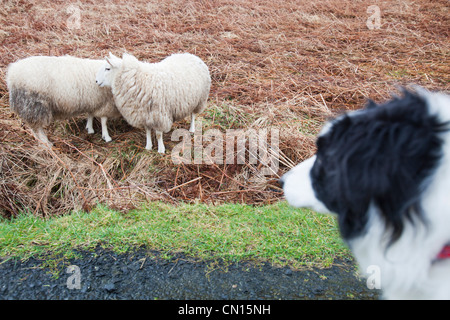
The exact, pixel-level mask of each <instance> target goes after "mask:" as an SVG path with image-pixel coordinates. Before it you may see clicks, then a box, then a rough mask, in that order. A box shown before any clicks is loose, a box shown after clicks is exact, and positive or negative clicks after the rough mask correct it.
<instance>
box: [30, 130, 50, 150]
mask: <svg viewBox="0 0 450 320" xmlns="http://www.w3.org/2000/svg"><path fill="white" fill-rule="evenodd" d="M31 131H32V132H33V135H34V137H35V138H36V139H37V140H38V141H39V142H40V143H41V144H42V145H44V146H45V147H49V148H51V147H52V145H53V144H52V143H51V142H50V141H48V138H47V135H46V134H45V132H44V129H42V128H37V129H31Z"/></svg>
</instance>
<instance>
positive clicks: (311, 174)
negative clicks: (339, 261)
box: [280, 88, 450, 299]
mask: <svg viewBox="0 0 450 320" xmlns="http://www.w3.org/2000/svg"><path fill="white" fill-rule="evenodd" d="M280 181H281V184H282V185H283V190H284V193H285V197H286V199H287V201H288V202H289V203H290V204H291V205H292V206H295V207H311V208H312V209H313V210H316V211H318V212H322V213H335V214H337V219H338V223H339V229H340V232H341V235H342V237H343V238H344V240H345V241H346V243H347V244H348V245H349V247H350V249H351V250H352V252H353V254H354V256H355V258H356V260H357V261H358V263H359V265H360V268H361V271H363V273H364V272H365V271H366V270H369V269H370V268H371V267H376V268H378V270H379V275H380V285H381V289H382V290H383V297H384V298H386V299H450V259H448V258H450V96H448V95H445V94H443V93H431V92H428V91H425V90H424V89H420V88H419V89H417V92H411V91H406V90H405V91H404V95H403V96H402V97H399V98H394V99H393V100H391V101H389V102H387V103H385V104H381V105H376V104H375V103H373V102H369V104H368V106H367V107H366V108H365V109H362V110H358V111H354V112H351V113H348V114H345V115H342V116H339V117H337V118H336V119H335V120H333V121H331V122H329V123H327V124H326V125H325V126H324V128H323V129H322V131H321V133H320V134H319V136H318V139H317V153H316V154H315V155H314V156H313V157H311V158H309V159H308V160H305V161H304V162H302V163H300V164H299V165H297V166H296V167H294V168H293V169H292V170H290V171H289V172H287V173H286V174H285V175H284V176H283V177H282V178H281V180H280ZM372 270H374V269H372Z"/></svg>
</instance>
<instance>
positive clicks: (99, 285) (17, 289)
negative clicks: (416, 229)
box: [0, 248, 379, 300]
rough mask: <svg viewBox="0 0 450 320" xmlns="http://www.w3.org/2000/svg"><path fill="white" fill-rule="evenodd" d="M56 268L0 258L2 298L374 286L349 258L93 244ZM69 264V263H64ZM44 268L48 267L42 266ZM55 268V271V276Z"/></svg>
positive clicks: (306, 293) (364, 294) (367, 295)
mask: <svg viewBox="0 0 450 320" xmlns="http://www.w3.org/2000/svg"><path fill="white" fill-rule="evenodd" d="M79 253H80V254H81V257H80V258H77V259H73V260H71V261H69V262H66V264H65V265H62V264H61V265H60V266H58V267H56V269H52V270H50V269H48V268H40V267H39V266H40V265H41V263H42V261H40V260H36V259H34V258H31V259H29V260H27V261H24V262H21V261H18V260H12V259H10V260H7V261H5V259H3V260H2V261H1V263H0V299H2V300H111V299H119V300H125V299H126V300H137V299H140V300H155V299H157V300H174V299H176V300H179V299H181V300H254V299H255V300H256V299H258V300H259V299H262V300H343V299H345V300H349V299H351V300H371V299H378V298H379V292H378V291H377V290H370V289H368V288H367V286H366V284H365V281H364V280H361V279H359V278H357V276H356V275H355V274H356V272H355V269H354V266H353V265H352V263H351V262H350V261H343V262H340V264H343V265H345V267H342V266H340V267H338V266H334V267H332V268H329V269H312V270H302V271H296V270H291V269H290V268H289V267H283V268H279V267H273V266H271V265H270V264H268V263H259V264H255V263H251V262H243V263H238V264H231V265H230V264H225V263H217V262H213V261H206V262H205V261H202V262H194V261H191V260H189V259H187V258H186V257H184V256H182V255H179V256H177V257H174V258H172V259H171V260H167V259H161V258H158V254H157V253H155V252H151V253H149V252H146V251H145V250H143V249H140V250H137V251H135V252H132V253H127V254H116V253H114V252H111V251H109V250H105V249H101V248H97V249H95V250H94V251H86V252H79ZM69 265H73V266H75V267H71V269H69V270H68V269H67V268H68V266H69ZM50 271H52V272H53V273H52V272H50ZM55 271H56V273H57V274H58V275H57V276H55Z"/></svg>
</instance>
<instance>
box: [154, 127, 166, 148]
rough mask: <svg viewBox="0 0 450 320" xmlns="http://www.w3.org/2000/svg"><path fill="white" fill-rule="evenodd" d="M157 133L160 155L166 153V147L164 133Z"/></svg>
mask: <svg viewBox="0 0 450 320" xmlns="http://www.w3.org/2000/svg"><path fill="white" fill-rule="evenodd" d="M155 131H156V139H158V152H159V153H164V152H166V147H164V142H163V133H162V131H157V130H155Z"/></svg>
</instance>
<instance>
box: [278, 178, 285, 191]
mask: <svg viewBox="0 0 450 320" xmlns="http://www.w3.org/2000/svg"><path fill="white" fill-rule="evenodd" d="M278 184H279V185H280V187H281V189H283V186H284V179H283V177H281V178H280V179H278Z"/></svg>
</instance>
